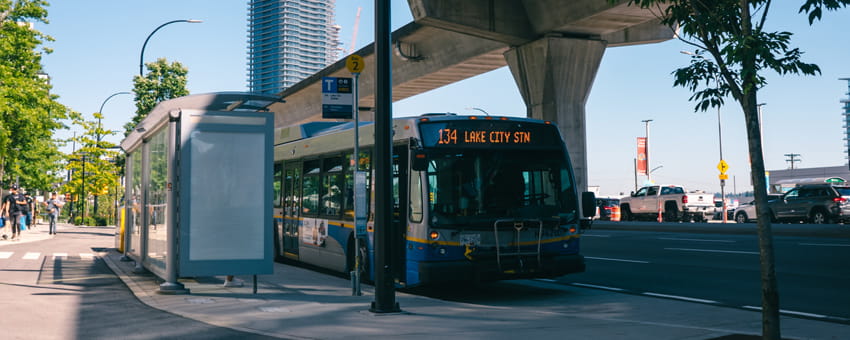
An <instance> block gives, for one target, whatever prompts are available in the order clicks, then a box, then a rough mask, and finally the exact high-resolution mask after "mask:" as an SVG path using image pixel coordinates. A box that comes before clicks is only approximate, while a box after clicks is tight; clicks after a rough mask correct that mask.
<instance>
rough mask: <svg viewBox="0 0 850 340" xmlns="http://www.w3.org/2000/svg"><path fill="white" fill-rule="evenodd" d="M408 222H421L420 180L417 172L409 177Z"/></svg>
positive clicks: (413, 172) (419, 174)
mask: <svg viewBox="0 0 850 340" xmlns="http://www.w3.org/2000/svg"><path fill="white" fill-rule="evenodd" d="M410 221H411V222H416V223H419V222H422V180H421V173H420V172H418V171H412V172H411V175H410Z"/></svg>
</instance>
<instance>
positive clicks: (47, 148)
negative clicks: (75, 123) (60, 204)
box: [0, 0, 67, 190]
mask: <svg viewBox="0 0 850 340" xmlns="http://www.w3.org/2000/svg"><path fill="white" fill-rule="evenodd" d="M46 6H47V2H46V1H38V0H19V1H14V2H13V1H0V98H3V100H0V181H3V182H5V183H8V182H11V181H14V180H16V179H18V180H19V181H20V184H21V185H22V186H23V187H26V188H28V189H41V190H49V189H51V186H52V185H53V184H54V183H57V182H58V181H59V176H58V171H59V169H60V168H61V162H59V160H60V159H61V153H60V152H59V143H58V142H55V141H53V133H54V131H56V130H58V129H61V128H64V125H63V124H62V122H61V120H62V119H64V118H66V112H67V109H66V108H65V107H64V106H62V105H61V104H59V103H58V102H56V98H57V97H56V96H53V95H51V94H50V88H51V86H50V83H49V80H48V78H47V76H46V75H44V74H42V73H41V71H42V67H41V56H42V53H50V50H49V49H46V48H44V49H42V50H41V51H39V50H38V49H39V46H40V45H42V44H43V43H44V42H45V41H52V38H51V37H49V36H47V35H45V34H43V33H41V32H39V31H37V30H35V29H33V27H32V24H31V23H33V22H42V23H47V10H46V9H45V7H46Z"/></svg>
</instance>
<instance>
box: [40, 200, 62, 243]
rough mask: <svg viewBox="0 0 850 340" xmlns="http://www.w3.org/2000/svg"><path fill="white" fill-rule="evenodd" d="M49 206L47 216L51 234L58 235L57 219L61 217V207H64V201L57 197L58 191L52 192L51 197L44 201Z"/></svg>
mask: <svg viewBox="0 0 850 340" xmlns="http://www.w3.org/2000/svg"><path fill="white" fill-rule="evenodd" d="M44 205H45V206H46V207H47V218H48V221H50V222H49V223H50V224H49V228H48V229H49V230H50V235H56V219H58V218H59V208H61V207H62V202H61V201H59V200H58V199H57V198H56V193H55V192H54V193H52V194H50V199H49V200H47V201H45V202H44Z"/></svg>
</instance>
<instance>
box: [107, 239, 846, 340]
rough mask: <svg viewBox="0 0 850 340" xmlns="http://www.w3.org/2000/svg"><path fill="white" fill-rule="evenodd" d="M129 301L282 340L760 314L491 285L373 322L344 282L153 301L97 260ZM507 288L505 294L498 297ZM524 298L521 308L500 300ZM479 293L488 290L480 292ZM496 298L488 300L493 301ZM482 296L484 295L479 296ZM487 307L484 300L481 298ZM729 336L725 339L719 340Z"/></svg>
mask: <svg viewBox="0 0 850 340" xmlns="http://www.w3.org/2000/svg"><path fill="white" fill-rule="evenodd" d="M101 255H102V256H103V258H104V259H105V261H106V263H107V264H108V265H109V267H110V268H112V270H113V271H114V272H115V273H116V274H117V275H118V276H119V277H120V278H121V279H122V280H123V281H124V282H125V283H126V284H127V286H128V287H129V288H130V289H131V290H132V291H133V293H134V294H135V295H136V296H137V297H138V298H139V299H140V300H141V301H142V302H144V303H146V304H148V305H150V306H151V307H154V308H158V309H161V310H164V311H168V312H171V313H174V314H177V315H180V316H184V317H187V318H191V319H195V320H199V321H202V322H206V323H209V324H212V325H217V326H222V327H228V328H232V329H236V330H240V331H245V332H251V333H258V334H264V335H270V336H275V337H281V338H287V339H396V338H403V339H434V338H441V339H516V338H517V337H528V338H543V339H565V338H568V339H590V338H597V339H716V338H724V339H750V338H752V339H755V338H757V337H755V336H754V335H758V334H760V332H761V314H760V313H759V312H757V311H748V310H740V309H735V308H726V307H718V306H711V305H706V304H700V303H690V302H683V301H677V300H670V299H660V298H651V297H645V296H636V295H629V294H621V293H616V292H609V291H604V290H595V289H587V288H579V287H573V286H565V285H561V284H556V283H551V282H545V281H539V280H525V281H521V284H519V283H516V282H513V283H512V282H506V283H499V284H496V286H498V287H497V288H496V290H498V291H500V292H501V293H502V294H501V296H496V297H494V299H493V301H496V302H497V303H489V302H491V301H481V304H471V303H459V302H451V301H444V300H438V299H433V298H428V297H422V296H417V295H411V294H406V293H402V292H397V293H396V299H397V301H398V302H399V304H400V306H401V309H402V310H403V312H402V313H392V314H374V313H371V312H369V311H368V309H369V306H370V303H371V302H372V301H374V295H373V293H374V291H373V287H372V286H367V285H364V286H363V293H364V294H363V296H352V295H351V286H350V282H349V281H348V280H344V279H342V278H339V277H336V276H332V275H326V274H322V273H319V272H315V271H311V270H308V269H304V268H300V267H295V266H289V265H284V264H280V263H275V265H274V272H275V274H273V275H263V276H260V277H259V279H258V280H259V283H258V293H257V294H256V295H255V294H252V291H253V286H252V280H251V277H240V279H243V280H244V281H245V285H244V286H243V287H238V288H224V287H223V285H222V280H223V277H202V278H194V279H184V280H181V282H182V283H183V284H184V285H185V286H186V288H188V289H189V290H190V291H191V294H189V295H161V294H157V290H158V288H159V283H160V282H161V281H160V280H159V279H158V278H156V277H155V276H153V275H151V274H141V275H139V274H133V273H132V271H133V268H134V263H133V262H121V261H120V260H119V259H120V257H121V254H119V253H118V252H116V251H115V250H114V249H113V250H110V251H108V252H106V253H102V254H101ZM505 287H507V288H505ZM513 287H516V289H518V290H523V292H522V293H521V294H522V295H523V298H521V299H517V298H512V297H511V296H510V295H511V294H504V293H505V289H512V288H513ZM482 289H492V286H486V285H485V286H484V287H483V288H482ZM494 295H496V294H494ZM482 296H487V294H482ZM488 299H489V298H488ZM782 334H783V337H784V338H789V339H846V338H847V336H848V335H850V326H848V325H843V324H837V323H829V322H822V321H814V320H806V319H798V318H789V317H783V318H782ZM732 335H737V336H735V337H731V338H727V336H732Z"/></svg>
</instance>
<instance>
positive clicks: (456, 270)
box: [419, 254, 585, 285]
mask: <svg viewBox="0 0 850 340" xmlns="http://www.w3.org/2000/svg"><path fill="white" fill-rule="evenodd" d="M584 270H585V264H584V256H582V255H580V254H571V255H558V256H547V257H543V258H541V259H540V263H539V264H538V263H537V258H536V257H525V258H519V257H505V258H502V260H501V269H500V266H499V263H498V262H497V261H496V259H495V258H492V259H480V260H475V261H468V260H461V261H440V262H419V284H426V285H427V284H434V283H443V282H452V281H492V280H510V279H527V278H552V277H558V276H562V275H566V274H571V273H581V272H584Z"/></svg>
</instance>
